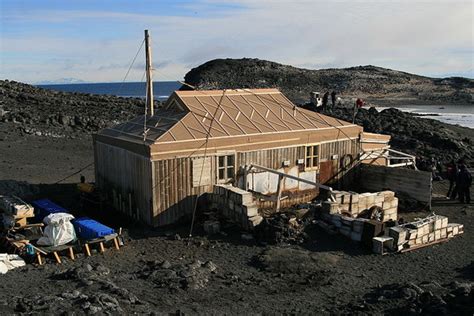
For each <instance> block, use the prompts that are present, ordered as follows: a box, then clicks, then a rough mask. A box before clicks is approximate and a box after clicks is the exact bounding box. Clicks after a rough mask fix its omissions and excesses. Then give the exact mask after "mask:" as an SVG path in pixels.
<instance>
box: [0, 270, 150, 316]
mask: <svg viewBox="0 0 474 316" xmlns="http://www.w3.org/2000/svg"><path fill="white" fill-rule="evenodd" d="M78 264H80V263H78ZM111 277H112V275H111V271H110V269H109V268H107V267H106V266H104V265H101V264H96V265H95V266H92V265H90V264H89V263H82V265H78V266H74V267H71V268H69V269H67V270H64V271H56V272H53V274H52V275H51V277H50V280H51V282H61V281H68V282H74V283H76V286H74V288H75V289H74V290H69V291H64V292H62V293H60V294H51V293H48V294H46V295H24V296H22V297H13V298H11V299H10V300H8V301H7V303H8V305H9V306H12V307H14V311H15V312H18V313H25V314H50V313H54V314H62V313H69V312H70V311H71V310H75V311H82V312H83V313H84V314H89V315H93V314H100V315H101V314H121V313H124V307H125V306H126V307H127V308H133V309H137V310H140V309H141V308H146V305H145V304H144V303H142V302H140V300H139V299H138V298H137V297H136V296H135V295H134V294H132V293H130V292H129V291H128V290H127V289H125V288H122V287H119V286H117V285H116V284H115V283H114V282H112V281H111ZM131 305H134V307H131ZM135 305H136V306H135ZM138 305H139V306H138Z"/></svg>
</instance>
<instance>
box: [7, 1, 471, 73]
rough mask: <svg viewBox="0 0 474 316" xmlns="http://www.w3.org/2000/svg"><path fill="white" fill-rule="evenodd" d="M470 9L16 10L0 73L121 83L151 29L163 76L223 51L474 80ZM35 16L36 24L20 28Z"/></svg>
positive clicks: (312, 5) (316, 5) (455, 5)
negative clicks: (459, 75)
mask: <svg viewBox="0 0 474 316" xmlns="http://www.w3.org/2000/svg"><path fill="white" fill-rule="evenodd" d="M210 8H215V9H210ZM180 9H181V10H182V11H180ZM472 9H473V3H472V2H471V1H446V0H438V1H291V2H290V1H270V0H262V1H250V0H238V1H237V0H236V1H215V0H206V1H200V2H197V3H186V4H183V5H182V6H181V7H177V11H174V12H173V13H170V12H168V13H167V14H160V12H159V11H154V12H150V13H146V14H144V13H143V12H136V11H134V10H130V12H110V11H104V10H47V11H35V12H29V13H28V14H24V15H22V14H16V15H15V14H11V15H8V16H7V18H6V22H4V24H5V23H6V24H7V29H8V28H9V27H10V28H11V25H13V24H15V25H17V26H18V28H17V29H16V31H15V32H16V33H15V34H14V35H15V36H12V35H10V33H6V32H5V33H4V34H2V45H1V46H2V47H1V54H2V56H0V57H1V59H2V63H3V64H2V75H4V76H6V77H8V78H11V79H17V80H21V81H28V82H34V81H39V80H44V79H55V78H61V77H66V76H68V77H75V78H81V79H83V80H87V81H121V80H122V79H123V76H124V75H125V72H126V71H127V69H128V67H129V65H130V61H131V59H132V58H133V56H134V55H135V53H136V52H137V49H138V47H139V45H140V43H141V41H142V36H143V29H145V28H148V29H150V31H151V35H152V41H153V44H152V48H153V58H154V64H155V68H156V69H157V70H156V73H157V75H155V77H156V78H160V79H161V78H164V79H165V80H168V79H181V78H183V76H184V74H185V73H186V72H187V71H188V70H189V69H190V68H192V67H196V66H198V65H199V64H201V63H203V62H205V61H207V60H210V59H213V58H225V57H233V58H240V57H256V58H261V59H268V60H274V61H277V62H281V63H285V64H291V65H295V66H299V67H307V68H313V69H314V68H325V67H347V66H355V65H365V64H374V65H378V66H382V67H389V68H394V69H400V70H404V71H408V72H413V73H419V74H424V75H434V76H443V75H444V74H452V73H467V74H468V75H469V76H471V77H473V76H474V74H473V73H472V69H473V68H474V67H473V64H472V55H473V54H474V51H473V47H474V45H473V34H472V30H473V18H472ZM194 12H196V13H197V14H194ZM28 21H29V22H28ZM27 22H28V23H33V24H34V25H37V26H38V27H37V28H29V29H24V27H25V26H22V27H20V26H19V24H22V25H25V23H27ZM45 28H47V29H48V32H45V31H44V29H45ZM45 34H47V35H45ZM143 59H144V53H143V51H142V52H141V53H140V54H139V56H138V58H137V61H136V63H135V67H133V68H132V70H131V72H130V77H129V80H135V81H138V80H140V79H141V77H142V75H143V68H144V67H142V66H144V60H143ZM26 69H29V70H30V71H26ZM160 71H161V73H162V76H159V75H158V74H159V73H160ZM165 77H166V78H165Z"/></svg>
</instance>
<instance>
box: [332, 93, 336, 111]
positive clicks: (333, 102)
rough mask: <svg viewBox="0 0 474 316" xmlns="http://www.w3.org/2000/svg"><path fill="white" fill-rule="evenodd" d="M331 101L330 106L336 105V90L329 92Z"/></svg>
mask: <svg viewBox="0 0 474 316" xmlns="http://www.w3.org/2000/svg"><path fill="white" fill-rule="evenodd" d="M331 102H332V107H333V108H334V107H336V91H334V90H333V91H332V92H331Z"/></svg>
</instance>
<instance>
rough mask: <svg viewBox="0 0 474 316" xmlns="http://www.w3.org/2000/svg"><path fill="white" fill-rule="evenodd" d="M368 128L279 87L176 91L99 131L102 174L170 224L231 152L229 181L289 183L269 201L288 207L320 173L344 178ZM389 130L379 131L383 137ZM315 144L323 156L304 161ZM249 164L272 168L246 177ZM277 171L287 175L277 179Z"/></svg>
mask: <svg viewBox="0 0 474 316" xmlns="http://www.w3.org/2000/svg"><path fill="white" fill-rule="evenodd" d="M363 134H364V133H363V129H362V127H360V126H357V125H354V124H351V123H348V122H345V121H341V120H339V119H336V118H333V117H329V116H325V115H322V114H319V113H316V112H313V111H309V110H305V109H302V108H298V107H297V106H295V105H294V104H293V103H291V101H289V100H288V99H287V98H286V97H285V96H284V95H283V94H282V93H281V92H279V91H278V90H276V89H237V90H208V91H204V90H203V91H176V92H174V93H173V94H172V95H171V96H170V98H169V99H168V101H167V102H166V103H165V105H164V107H163V108H161V109H156V110H155V114H154V115H153V116H145V115H142V116H139V117H137V118H135V119H133V120H131V121H129V122H125V123H122V124H118V125H116V126H114V127H112V128H107V129H104V130H102V131H100V132H99V133H98V134H96V135H94V136H93V139H94V149H95V150H94V153H95V172H96V183H97V185H98V187H99V188H100V189H101V192H104V194H105V195H106V197H107V198H108V200H109V201H111V202H112V204H113V205H114V207H115V208H116V209H117V210H120V211H121V212H123V213H125V214H128V215H129V216H130V217H132V218H135V219H137V220H139V221H142V222H145V223H148V224H150V225H152V226H161V225H167V224H171V223H174V222H176V221H177V220H179V219H180V218H181V217H183V216H187V215H189V214H190V213H191V212H192V210H193V209H194V208H195V205H196V200H197V198H198V197H199V196H201V195H203V194H205V193H207V192H212V190H213V186H214V184H217V183H219V181H218V157H219V156H221V155H233V156H234V158H233V159H234V163H235V168H234V173H235V174H234V176H233V178H232V179H229V183H232V184H234V185H235V186H239V187H243V186H244V185H245V183H247V182H248V181H250V182H251V183H250V184H251V186H252V189H253V190H256V191H257V192H261V193H262V194H274V193H276V192H277V191H280V192H287V191H288V192H291V193H292V194H291V197H290V198H288V199H285V200H283V201H281V203H280V201H278V202H277V201H274V202H272V201H269V202H268V203H267V204H265V207H269V208H275V207H284V206H285V205H288V206H289V205H291V204H292V203H301V202H303V201H306V200H309V199H311V198H314V197H315V196H316V194H317V193H318V188H315V186H314V184H315V183H321V184H324V183H326V182H329V183H336V182H338V181H339V180H341V178H342V177H343V176H344V174H345V170H349V169H350V166H351V165H352V164H355V163H356V162H357V158H358V157H359V154H360V153H361V151H362V142H361V139H362V135H363ZM373 135H377V134H373ZM373 137H375V136H373ZM389 138H390V137H387V136H384V137H381V138H380V139H381V140H382V143H383V144H382V145H383V146H387V144H388V140H389ZM315 145H317V146H319V147H318V149H319V153H318V166H317V167H315V166H311V167H312V168H305V158H306V156H305V155H306V150H307V147H308V146H315ZM378 146H380V144H378ZM343 160H344V163H343V162H342V161H343ZM347 161H348V163H346V162H347ZM345 164H348V165H347V166H346V165H345ZM250 165H253V166H260V167H263V168H268V169H269V170H270V169H271V170H272V171H271V172H270V171H265V170H262V169H260V170H258V172H254V173H252V179H247V178H246V177H245V176H244V173H245V168H244V167H245V166H250ZM343 165H344V166H343ZM273 171H276V172H280V173H282V174H285V175H287V176H283V178H284V180H282V179H281V178H280V179H279V176H278V175H277V174H275V173H274V172H273ZM296 178H298V179H303V180H305V181H307V182H305V181H300V180H295V179H296ZM310 183H311V184H310ZM329 185H331V184H328V186H329ZM276 203H278V204H279V205H276Z"/></svg>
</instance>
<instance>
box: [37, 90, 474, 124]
mask: <svg viewBox="0 0 474 316" xmlns="http://www.w3.org/2000/svg"><path fill="white" fill-rule="evenodd" d="M38 87H41V88H45V89H51V90H58V91H65V92H82V93H91V94H107V95H117V96H121V97H129V98H144V97H145V88H146V86H145V83H144V82H124V83H120V82H112V83H75V84H54V85H38ZM180 87H181V84H180V83H179V82H176V81H157V82H154V83H153V94H154V97H155V99H156V100H166V99H167V98H168V96H169V95H170V94H171V93H172V92H173V91H175V90H178V89H179V88H180ZM386 108H388V107H377V110H379V111H382V110H384V109H386ZM396 108H397V109H399V110H401V111H405V112H411V113H417V114H422V115H423V117H426V118H431V119H435V120H438V121H441V122H444V123H449V124H459V125H461V126H465V127H469V128H474V105H471V106H469V105H407V106H397V107H396Z"/></svg>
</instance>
